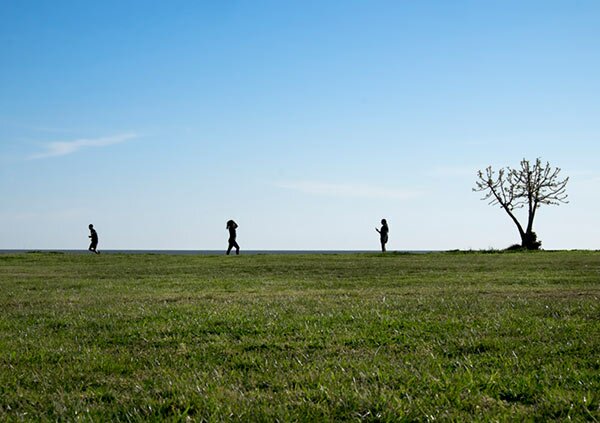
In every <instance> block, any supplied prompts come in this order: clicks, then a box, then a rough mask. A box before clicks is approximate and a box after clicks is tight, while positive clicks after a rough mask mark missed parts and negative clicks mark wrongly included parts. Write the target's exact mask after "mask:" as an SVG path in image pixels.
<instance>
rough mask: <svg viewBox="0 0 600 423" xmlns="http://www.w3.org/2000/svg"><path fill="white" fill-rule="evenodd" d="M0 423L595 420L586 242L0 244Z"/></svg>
mask: <svg viewBox="0 0 600 423" xmlns="http://www.w3.org/2000/svg"><path fill="white" fill-rule="evenodd" d="M0 292H1V293H0V309H1V311H0V420H2V421H5V420H78V419H82V420H87V421H92V420H93V421H108V420H112V421H141V420H144V421H148V420H150V421H153V420H154V421H163V420H170V421H178V420H181V421H186V420H190V419H191V420H194V421H202V420H208V421H220V420H243V421H274V420H280V421H334V420H335V421H337V420H356V421H359V420H367V421H398V420H407V421H414V420H417V421H434V420H436V421H440V420H441V421H452V420H454V421H465V420H481V421H491V420H500V421H506V420H513V421H514V420H539V421H546V420H566V419H573V420H575V421H585V420H588V421H598V420H600V301H599V300H600V253H599V252H530V253H522V252H520V253H432V254H421V255H419V254H387V255H385V256H383V255H380V254H347V255H281V256H277V255H253V256H243V255H242V256H239V257H225V256H167V255H100V256H96V255H69V254H48V253H46V254H39V253H35V254H18V255H17V254H7V255H0Z"/></svg>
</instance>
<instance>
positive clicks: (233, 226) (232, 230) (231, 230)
mask: <svg viewBox="0 0 600 423" xmlns="http://www.w3.org/2000/svg"><path fill="white" fill-rule="evenodd" d="M237 227H238V224H237V223H235V222H234V221H233V220H228V221H227V229H228V230H229V247H228V248H227V255H229V253H230V252H231V249H232V248H233V247H235V254H236V255H239V254H240V246H239V245H238V243H237V242H236V241H235V238H236V236H237V234H236V232H235V230H236V229H237Z"/></svg>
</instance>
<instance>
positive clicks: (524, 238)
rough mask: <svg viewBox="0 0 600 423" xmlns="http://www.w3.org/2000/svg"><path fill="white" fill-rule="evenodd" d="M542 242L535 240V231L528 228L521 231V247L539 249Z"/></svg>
mask: <svg viewBox="0 0 600 423" xmlns="http://www.w3.org/2000/svg"><path fill="white" fill-rule="evenodd" d="M541 246H542V242H541V241H538V240H537V235H536V233H535V232H533V231H531V230H529V231H527V232H524V233H523V232H522V233H521V247H523V248H525V249H527V250H539V249H540V247H541Z"/></svg>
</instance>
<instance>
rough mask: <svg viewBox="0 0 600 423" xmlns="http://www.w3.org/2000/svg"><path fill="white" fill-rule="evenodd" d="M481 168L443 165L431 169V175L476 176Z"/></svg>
mask: <svg viewBox="0 0 600 423" xmlns="http://www.w3.org/2000/svg"><path fill="white" fill-rule="evenodd" d="M478 170H479V169H478V168H477V166H442V167H436V168H434V169H432V170H431V175H433V176H435V177H438V178H440V177H442V178H454V177H463V176H469V177H472V178H474V177H475V176H476V175H477V171H478Z"/></svg>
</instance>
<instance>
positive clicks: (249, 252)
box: [0, 249, 433, 256]
mask: <svg viewBox="0 0 600 423" xmlns="http://www.w3.org/2000/svg"><path fill="white" fill-rule="evenodd" d="M34 252H35V253H56V254H92V253H90V252H89V251H88V250H33V249H31V250H0V254H19V253H34ZM377 252H379V251H378V250H242V251H241V253H240V254H242V255H252V254H356V253H377ZM388 252H389V253H415V254H419V253H431V252H433V251H428V250H415V251H388ZM100 253H101V254H167V255H203V256H215V255H217V256H219V255H224V254H225V250H100ZM232 255H233V254H232Z"/></svg>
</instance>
